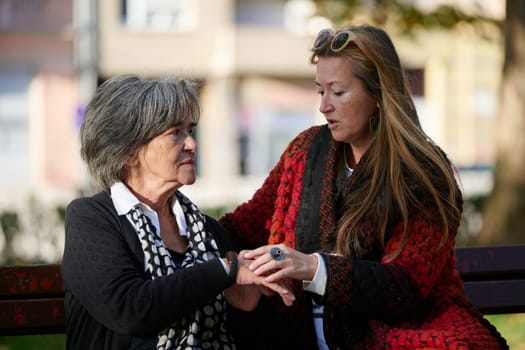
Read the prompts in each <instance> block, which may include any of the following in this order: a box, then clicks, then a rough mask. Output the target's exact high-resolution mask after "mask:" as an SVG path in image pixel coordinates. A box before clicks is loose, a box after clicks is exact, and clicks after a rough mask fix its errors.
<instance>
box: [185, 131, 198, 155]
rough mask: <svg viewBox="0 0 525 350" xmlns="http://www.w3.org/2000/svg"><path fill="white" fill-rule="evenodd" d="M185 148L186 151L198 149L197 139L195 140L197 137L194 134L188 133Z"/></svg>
mask: <svg viewBox="0 0 525 350" xmlns="http://www.w3.org/2000/svg"><path fill="white" fill-rule="evenodd" d="M184 148H185V150H186V151H191V152H196V151H197V141H195V138H194V137H193V136H192V135H188V136H187V137H186V139H185V140H184Z"/></svg>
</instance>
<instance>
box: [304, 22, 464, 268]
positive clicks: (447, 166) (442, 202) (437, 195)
mask: <svg viewBox="0 0 525 350" xmlns="http://www.w3.org/2000/svg"><path fill="white" fill-rule="evenodd" d="M345 31H346V32H349V33H350V38H351V40H349V41H348V43H347V44H346V46H343V47H344V48H343V49H342V50H340V51H338V52H334V51H333V50H332V48H331V46H330V44H329V43H328V44H327V45H318V46H314V48H312V52H313V53H312V56H311V59H310V61H311V62H312V63H313V64H316V63H317V61H318V59H319V57H325V56H338V57H347V58H348V59H350V60H351V61H352V62H353V63H354V66H355V67H356V68H355V69H354V71H353V72H352V73H353V74H354V76H356V77H357V78H358V79H360V80H361V81H362V82H363V84H364V86H365V88H366V89H367V91H368V92H369V93H370V94H371V95H372V96H373V97H374V98H375V99H376V100H377V102H378V105H379V111H380V115H379V118H378V122H377V125H376V126H375V130H374V133H375V139H374V141H373V142H372V144H371V146H370V148H369V150H368V151H367V153H366V155H365V156H366V162H365V163H364V166H363V168H362V178H363V177H364V178H365V179H366V180H365V181H368V184H367V185H366V186H356V188H355V189H353V190H352V191H351V195H349V196H347V197H346V198H345V200H344V202H343V205H342V210H341V216H340V218H339V221H338V229H337V239H336V247H335V248H336V251H338V252H340V253H342V254H344V255H347V256H348V255H350V254H352V253H353V254H356V255H359V254H360V253H362V252H361V247H362V243H363V242H361V239H362V238H360V234H359V229H360V227H359V223H362V222H364V220H365V218H367V217H370V215H372V217H373V218H374V222H377V223H378V227H377V232H378V235H379V237H378V238H379V241H380V244H381V246H382V248H383V249H384V247H385V244H386V240H387V234H388V229H391V227H389V218H391V217H393V216H394V215H397V214H399V215H401V217H402V219H403V223H404V234H403V238H402V241H401V244H400V246H399V247H398V248H397V249H396V250H395V251H394V252H392V253H391V254H390V255H389V256H387V260H392V259H394V258H395V257H396V256H398V255H399V254H400V252H401V251H402V250H403V248H404V246H405V245H406V242H407V238H408V233H407V223H408V221H409V216H410V215H409V211H410V210H412V209H416V210H419V211H421V212H422V213H424V214H426V215H427V217H428V218H429V219H430V212H429V211H430V210H437V212H438V213H439V216H440V218H441V221H442V224H443V236H442V238H441V243H443V242H445V241H446V240H447V238H448V236H449V234H450V230H451V228H453V227H457V225H456V224H457V223H459V220H460V218H461V208H460V205H458V203H459V200H460V196H461V194H460V192H459V190H458V186H457V182H456V178H455V174H454V169H453V167H452V165H451V163H450V162H449V160H448V159H447V158H446V156H445V155H444V153H443V152H442V151H441V150H440V149H439V147H437V146H436V145H435V144H434V143H433V141H432V140H431V139H430V138H429V137H428V136H427V135H426V134H425V133H424V131H423V130H422V128H421V125H420V123H419V118H418V115H417V112H416V109H415V106H414V103H413V100H412V97H411V94H410V90H409V87H408V84H407V81H406V78H405V75H404V73H403V69H402V67H401V63H400V60H399V57H398V55H397V52H396V50H395V47H394V45H393V43H392V41H391V39H390V38H389V36H388V35H387V34H386V33H385V32H384V31H383V30H382V29H379V28H376V27H372V26H368V25H363V26H349V27H344V28H341V29H340V30H337V31H334V33H333V35H332V36H331V37H330V40H331V39H332V38H334V37H335V36H337V35H338V33H341V32H345ZM407 173H408V174H410V176H411V177H413V178H415V179H418V181H419V184H418V191H419V192H418V193H416V192H414V190H415V189H414V184H413V181H412V183H410V181H408V182H407V181H406V176H405V175H407ZM421 190H423V192H424V193H425V194H428V196H429V198H430V200H431V201H432V202H433V205H432V206H431V207H430V208H429V205H428V199H423V198H420V197H421V196H420V195H421V193H420V191H421Z"/></svg>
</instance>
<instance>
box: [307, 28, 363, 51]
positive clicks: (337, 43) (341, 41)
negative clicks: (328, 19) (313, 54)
mask: <svg viewBox="0 0 525 350" xmlns="http://www.w3.org/2000/svg"><path fill="white" fill-rule="evenodd" d="M355 38H356V36H355V34H354V33H352V32H351V31H348V30H343V31H341V32H338V33H337V34H336V33H335V32H334V31H333V30H332V29H330V28H328V29H323V30H321V31H320V32H319V34H317V38H315V41H314V47H313V49H314V50H319V49H321V48H323V47H325V46H326V45H328V43H330V50H332V51H333V52H340V51H343V50H344V48H345V47H346V46H347V45H348V43H350V42H351V41H353V40H355Z"/></svg>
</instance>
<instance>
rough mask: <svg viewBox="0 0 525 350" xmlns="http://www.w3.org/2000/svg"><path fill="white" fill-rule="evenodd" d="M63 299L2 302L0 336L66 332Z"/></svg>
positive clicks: (0, 305)
mask: <svg viewBox="0 0 525 350" xmlns="http://www.w3.org/2000/svg"><path fill="white" fill-rule="evenodd" d="M65 323H66V315H65V312H64V299H63V298H49V299H34V300H32V299H26V300H22V301H17V300H2V301H0V335H24V334H54V333H64V332H65Z"/></svg>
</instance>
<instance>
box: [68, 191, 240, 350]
mask: <svg viewBox="0 0 525 350" xmlns="http://www.w3.org/2000/svg"><path fill="white" fill-rule="evenodd" d="M65 227H66V239H65V249H64V256H63V260H62V278H63V281H64V289H65V310H66V339H67V340H66V342H67V349H75V350H83V349H93V350H103V349H108V350H109V349H111V350H120V349H126V350H127V349H130V346H131V339H132V338H134V343H135V344H134V345H137V344H136V340H138V339H140V338H150V339H151V338H156V336H157V334H158V332H159V331H160V330H161V329H164V328H165V327H167V326H168V325H170V324H172V323H173V322H174V321H176V320H177V319H178V318H179V317H181V316H183V315H185V314H187V313H190V312H192V311H193V310H195V309H196V308H197V307H199V306H202V305H204V304H205V303H206V302H208V301H209V300H210V299H211V298H214V297H215V296H216V295H217V294H218V293H220V292H221V291H222V290H223V289H224V288H226V287H228V286H229V285H230V282H229V281H228V276H227V274H226V272H225V271H224V268H223V265H222V263H221V262H220V261H219V260H218V259H217V260H212V261H208V262H204V263H202V264H198V265H195V266H193V267H190V268H186V269H180V270H176V271H175V272H174V273H173V274H171V275H169V276H166V277H162V278H157V279H155V280H152V279H151V278H150V275H149V273H147V272H145V271H144V253H143V251H142V249H141V246H140V243H139V239H138V237H137V234H136V232H135V230H134V228H133V226H132V225H131V223H130V222H129V220H128V219H127V218H126V217H125V216H119V215H118V214H117V212H116V210H115V208H114V207H113V202H112V200H111V197H110V195H109V192H106V191H104V192H100V193H98V194H96V195H94V196H92V197H85V198H79V199H75V200H74V201H72V202H71V203H70V204H69V205H68V207H67V211H66V224H65ZM205 229H206V230H207V231H208V232H210V233H211V234H212V235H213V236H214V238H215V240H216V242H217V244H218V246H219V250H220V252H221V255H224V253H225V252H226V251H228V250H230V243H229V237H228V235H227V232H226V231H225V230H224V229H223V228H222V227H221V226H220V225H219V224H218V223H217V221H215V220H214V219H213V218H211V217H209V216H206V223H205ZM135 338H136V339H135ZM139 348H143V347H139Z"/></svg>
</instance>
